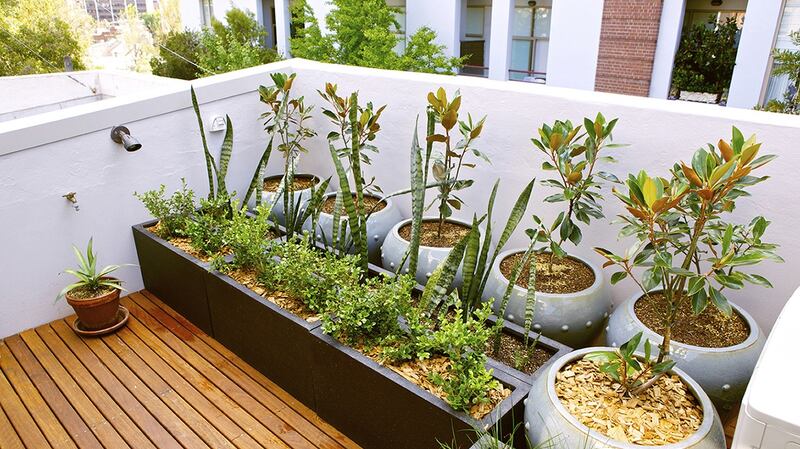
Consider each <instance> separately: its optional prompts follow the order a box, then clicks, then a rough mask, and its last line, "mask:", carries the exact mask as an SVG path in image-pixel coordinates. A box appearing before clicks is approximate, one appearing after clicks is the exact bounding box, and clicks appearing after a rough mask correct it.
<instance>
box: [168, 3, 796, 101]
mask: <svg viewBox="0 0 800 449" xmlns="http://www.w3.org/2000/svg"><path fill="white" fill-rule="evenodd" d="M291 1H292V0H182V2H181V16H182V20H183V23H184V25H185V26H186V27H189V28H199V27H201V26H204V25H208V24H209V23H210V21H211V18H212V17H215V18H217V19H223V18H224V16H225V12H226V11H228V9H230V8H231V7H233V6H236V7H239V8H242V9H247V10H250V11H252V12H253V13H254V14H255V16H256V19H257V20H258V22H259V23H260V24H262V25H263V26H264V27H265V29H266V30H267V33H268V38H267V45H268V46H270V47H274V48H276V49H277V50H278V52H279V53H281V54H282V55H284V56H285V57H289V56H290V46H289V39H290V29H291V28H290V26H289V22H290V15H289V6H290V2H291ZM308 3H309V5H310V6H311V7H312V9H313V10H314V14H315V16H316V17H317V19H318V21H319V23H320V24H321V25H322V26H323V28H324V25H325V17H326V15H327V14H328V12H329V11H330V10H331V8H332V5H331V4H330V1H329V0H308ZM387 3H388V4H390V5H391V6H394V7H397V8H398V10H399V11H400V12H399V13H398V22H400V24H401V29H400V30H398V35H399V36H400V37H401V41H402V40H404V38H405V36H408V35H411V34H413V33H414V32H415V31H416V30H417V29H419V28H420V27H423V26H427V27H430V28H432V29H433V30H434V31H436V33H437V41H438V43H439V44H440V45H443V46H444V48H445V52H446V53H447V54H448V55H450V56H461V55H469V58H468V59H467V62H466V64H465V66H464V68H463V69H462V74H463V75H473V76H483V77H488V78H491V79H497V80H512V81H525V82H534V83H541V84H547V85H551V86H558V87H569V88H576V89H584V90H598V91H606V92H616V93H624V94H631V95H640V96H649V97H654V98H668V97H669V95H670V88H671V82H672V69H673V62H674V59H675V54H676V52H677V50H678V45H679V42H680V36H681V32H682V30H683V29H684V27H686V26H689V25H693V24H697V23H705V22H706V21H708V20H709V18H710V17H713V18H715V19H716V20H717V21H719V22H721V21H724V20H726V19H727V18H733V19H735V20H736V21H737V22H738V23H740V24H741V32H740V37H739V43H738V53H737V59H736V66H735V68H734V73H733V77H732V80H731V83H730V88H729V90H728V95H727V105H728V106H733V107H739V108H752V107H754V106H756V105H761V104H764V103H765V102H766V101H768V100H770V99H776V98H777V99H780V98H782V97H783V95H784V93H785V92H786V90H787V89H788V88H789V82H788V79H787V78H786V77H773V76H772V69H773V65H774V62H773V57H772V55H773V52H774V50H775V49H794V48H795V47H794V46H793V44H792V42H791V39H790V37H789V34H790V33H791V32H792V31H795V30H800V0H536V1H529V0H436V1H431V0H387ZM402 44H403V42H401V45H399V47H402Z"/></svg>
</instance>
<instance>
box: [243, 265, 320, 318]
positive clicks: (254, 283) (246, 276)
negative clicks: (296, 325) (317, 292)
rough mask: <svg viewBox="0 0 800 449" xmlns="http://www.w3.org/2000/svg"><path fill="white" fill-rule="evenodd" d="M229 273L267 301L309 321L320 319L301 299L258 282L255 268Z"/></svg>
mask: <svg viewBox="0 0 800 449" xmlns="http://www.w3.org/2000/svg"><path fill="white" fill-rule="evenodd" d="M228 275H229V276H230V277H231V278H233V279H234V280H235V281H236V282H238V283H240V284H242V285H244V286H245V287H247V288H249V289H250V290H252V291H254V292H255V293H256V294H257V295H259V296H261V297H262V298H264V299H266V300H267V301H269V302H271V303H273V304H276V305H278V306H279V307H280V308H282V309H284V310H286V311H288V312H291V313H293V314H295V315H297V316H299V317H300V318H302V319H304V320H306V321H308V322H309V323H313V322H315V321H319V320H320V317H319V314H317V313H314V311H312V310H311V309H309V308H308V306H306V305H305V304H304V303H303V302H302V301H300V300H299V299H296V298H293V297H291V296H289V295H287V294H286V293H284V292H277V291H272V290H268V289H266V288H264V286H262V285H261V283H259V282H258V279H257V276H256V272H255V271H254V270H236V271H234V272H232V273H229V274H228Z"/></svg>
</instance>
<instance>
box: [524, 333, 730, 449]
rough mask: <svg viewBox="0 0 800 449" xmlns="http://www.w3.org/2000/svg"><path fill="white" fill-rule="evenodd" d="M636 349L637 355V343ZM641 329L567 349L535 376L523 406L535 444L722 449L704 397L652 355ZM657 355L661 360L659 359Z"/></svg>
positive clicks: (668, 364) (721, 438)
mask: <svg viewBox="0 0 800 449" xmlns="http://www.w3.org/2000/svg"><path fill="white" fill-rule="evenodd" d="M640 345H641V346H642V347H643V349H644V352H643V353H636V349H637V347H639V346H640ZM652 351H653V347H652V345H651V344H650V342H649V341H648V340H646V339H644V340H643V339H642V333H639V334H637V335H635V336H634V338H633V339H631V340H630V341H628V342H626V343H625V344H623V345H622V346H621V347H620V348H619V349H616V350H615V349H613V348H585V349H580V350H577V351H574V352H572V353H569V354H567V355H565V356H563V357H561V358H560V359H558V360H557V361H556V362H555V363H553V364H552V365H550V367H549V368H548V369H547V371H546V372H545V373H544V374H543V375H541V376H539V377H537V378H536V379H535V380H534V382H533V387H532V388H531V392H530V394H529V395H528V397H529V398H536V400H529V401H528V402H527V405H526V407H525V428H526V429H527V431H528V438H529V440H530V442H531V443H532V444H534V445H536V447H563V448H595V447H603V448H609V449H611V448H613V449H634V448H641V447H644V446H649V447H662V448H665V449H666V448H669V449H684V448H692V449H723V448H725V436H724V433H723V429H722V423H721V421H720V419H719V416H718V415H717V413H716V410H715V409H714V406H713V405H712V403H711V401H710V399H709V398H708V396H707V395H706V394H705V392H704V391H703V389H702V388H701V387H700V385H698V384H697V383H696V382H695V381H694V380H692V379H691V377H689V376H687V375H686V374H685V373H684V372H683V371H681V370H680V369H677V368H675V367H674V365H675V364H674V362H673V361H671V360H668V359H665V360H661V358H660V357H659V358H658V359H656V358H654V357H652ZM659 360H661V361H659Z"/></svg>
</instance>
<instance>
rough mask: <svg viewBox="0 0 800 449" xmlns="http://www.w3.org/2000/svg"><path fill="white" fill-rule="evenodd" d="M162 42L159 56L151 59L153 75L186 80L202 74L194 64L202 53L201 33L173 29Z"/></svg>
mask: <svg viewBox="0 0 800 449" xmlns="http://www.w3.org/2000/svg"><path fill="white" fill-rule="evenodd" d="M160 43H161V46H160V47H159V49H158V56H157V57H155V58H153V59H151V60H150V67H151V68H152V69H153V75H159V76H166V77H169V78H180V79H184V80H192V79H195V78H197V77H199V76H201V73H199V72H200V70H199V69H198V68H197V66H195V65H194V64H192V62H195V61H197V59H198V54H199V53H200V33H198V32H196V31H192V30H186V31H173V32H171V33H168V34H167V35H165V36H164V37H163V39H162V40H161V42H160ZM189 61H191V62H189Z"/></svg>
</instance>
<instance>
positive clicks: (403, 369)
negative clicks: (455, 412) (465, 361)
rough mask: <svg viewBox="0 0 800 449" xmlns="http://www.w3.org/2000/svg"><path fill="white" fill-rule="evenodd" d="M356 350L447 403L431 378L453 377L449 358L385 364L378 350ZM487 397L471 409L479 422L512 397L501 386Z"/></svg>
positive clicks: (361, 348) (438, 356)
mask: <svg viewBox="0 0 800 449" xmlns="http://www.w3.org/2000/svg"><path fill="white" fill-rule="evenodd" d="M355 349H356V350H357V351H358V352H360V353H362V354H364V355H366V356H367V357H369V358H371V359H373V360H375V361H376V362H378V363H380V364H381V365H383V366H386V367H387V368H389V369H391V370H392V371H394V372H396V373H397V374H399V375H401V376H403V378H405V379H406V380H408V381H409V382H411V383H413V384H414V385H417V386H419V387H420V388H423V389H425V390H426V391H428V392H429V393H431V394H433V395H434V396H436V397H438V398H441V399H442V400H444V401H447V393H445V391H444V390H443V389H442V388H441V387H439V386H438V385H436V384H434V383H433V382H431V380H430V377H431V376H432V375H439V376H442V377H443V378H445V379H446V378H448V377H449V376H451V374H450V372H449V369H450V365H451V363H452V362H451V361H450V359H449V358H447V357H444V356H441V355H434V356H431V357H430V358H428V359H425V360H410V361H406V362H401V363H385V360H382V358H381V356H380V352H379V350H378V349H377V348H367V347H364V346H359V347H355ZM487 396H488V399H489V400H488V401H487V402H486V403H485V404H475V405H473V406H472V408H470V410H469V415H470V416H472V417H473V418H475V419H477V420H480V419H482V418H483V417H484V416H486V415H488V414H489V413H491V411H492V410H494V409H495V407H497V405H498V404H500V403H501V402H503V400H504V399H506V398H507V397H509V396H511V390H510V389H508V388H506V387H505V386H503V385H502V384H501V385H500V387H498V388H496V389H493V390H490V391H489V392H488V394H487Z"/></svg>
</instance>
